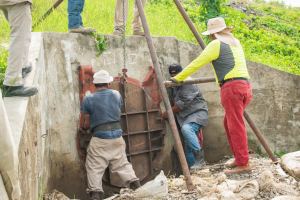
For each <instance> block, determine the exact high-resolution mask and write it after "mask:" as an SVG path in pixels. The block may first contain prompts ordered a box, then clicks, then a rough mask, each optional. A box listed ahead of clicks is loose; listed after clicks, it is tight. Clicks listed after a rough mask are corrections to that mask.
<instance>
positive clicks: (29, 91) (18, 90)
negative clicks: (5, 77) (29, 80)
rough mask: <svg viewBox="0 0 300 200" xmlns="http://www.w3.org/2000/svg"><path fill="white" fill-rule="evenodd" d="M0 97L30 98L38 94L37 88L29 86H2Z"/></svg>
mask: <svg viewBox="0 0 300 200" xmlns="http://www.w3.org/2000/svg"><path fill="white" fill-rule="evenodd" d="M2 89H3V90H2V96H3V97H14V96H18V97H30V96H33V95H35V94H36V93H37V92H38V89H37V87H35V86H30V87H24V85H20V86H6V85H3V88H2Z"/></svg>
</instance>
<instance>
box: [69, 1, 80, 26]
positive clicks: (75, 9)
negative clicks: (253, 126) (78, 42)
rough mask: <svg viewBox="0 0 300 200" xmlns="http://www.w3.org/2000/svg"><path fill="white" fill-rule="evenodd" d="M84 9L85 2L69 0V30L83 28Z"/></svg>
mask: <svg viewBox="0 0 300 200" xmlns="http://www.w3.org/2000/svg"><path fill="white" fill-rule="evenodd" d="M83 7H84V0H68V9H67V10H68V14H69V15H68V19H69V24H68V29H74V28H77V27H79V26H82V25H83V23H82V18H81V13H82V11H83Z"/></svg>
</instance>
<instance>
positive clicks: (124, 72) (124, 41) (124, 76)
mask: <svg viewBox="0 0 300 200" xmlns="http://www.w3.org/2000/svg"><path fill="white" fill-rule="evenodd" d="M125 26H126V23H125V0H123V28H124V33H123V56H124V69H123V80H124V81H125V80H126V49H125V44H126V38H125V32H126V28H125Z"/></svg>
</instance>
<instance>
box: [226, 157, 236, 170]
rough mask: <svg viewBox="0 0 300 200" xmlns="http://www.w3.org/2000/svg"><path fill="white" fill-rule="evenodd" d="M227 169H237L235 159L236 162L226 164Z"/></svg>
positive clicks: (231, 161) (230, 161)
mask: <svg viewBox="0 0 300 200" xmlns="http://www.w3.org/2000/svg"><path fill="white" fill-rule="evenodd" d="M225 167H227V168H234V167H236V164H235V159H234V160H229V161H227V162H226V163H225Z"/></svg>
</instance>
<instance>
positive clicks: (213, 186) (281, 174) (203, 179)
mask: <svg viewBox="0 0 300 200" xmlns="http://www.w3.org/2000/svg"><path fill="white" fill-rule="evenodd" d="M229 159H230V157H229V156H226V157H224V158H223V159H222V160H221V161H220V162H219V163H218V164H213V165H207V166H205V167H202V168H201V169H200V170H197V171H194V172H191V176H192V180H193V184H194V185H195V191H196V192H195V193H193V194H182V191H184V190H186V186H185V181H184V180H183V176H180V177H179V178H175V177H168V194H167V196H166V197H148V198H142V197H138V196H136V194H135V193H134V192H133V191H132V190H129V189H124V190H122V191H121V194H119V195H115V196H114V197H111V198H109V199H110V200H112V199H114V200H121V199H122V200H124V199H168V200H169V199H172V200H173V199H184V200H191V199H202V200H218V199H222V200H225V199H226V200H227V199H228V200H229V199H239V200H242V199H251V200H254V199H255V200H258V199H259V200H260V199H266V200H267V199H268V200H269V199H273V198H274V197H278V196H290V197H288V198H287V199H289V200H292V199H293V198H295V199H298V198H299V199H300V184H299V182H297V181H296V180H295V179H294V178H293V177H292V176H290V175H289V174H288V173H287V172H285V171H284V170H283V169H282V168H281V167H280V164H273V163H271V160H270V159H269V158H262V157H259V156H258V155H252V156H251V158H250V163H251V166H252V173H250V174H242V175H232V176H228V177H227V176H226V175H225V174H224V169H225V166H224V163H225V162H226V161H228V160H229ZM252 183H258V184H257V185H256V187H257V188H256V189H257V193H256V191H255V187H254V185H255V184H254V185H253V184H252ZM225 185H227V186H225ZM232 185H235V186H237V185H238V187H236V188H235V189H233V194H231V192H229V193H226V191H228V186H229V187H231V186H232ZM224 186H225V187H224ZM243 186H245V187H244V188H243ZM252 186H253V187H252ZM251 187H252V188H251ZM226 188H227V189H226ZM237 188H238V189H237ZM241 188H242V189H241ZM231 189H232V188H231Z"/></svg>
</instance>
